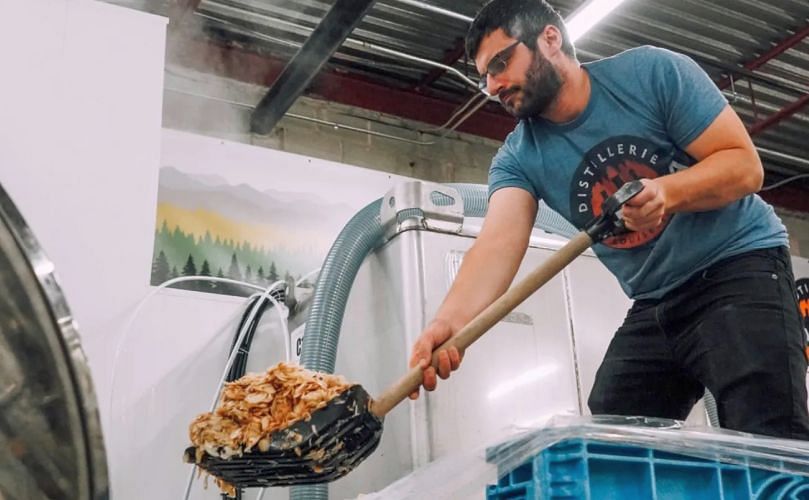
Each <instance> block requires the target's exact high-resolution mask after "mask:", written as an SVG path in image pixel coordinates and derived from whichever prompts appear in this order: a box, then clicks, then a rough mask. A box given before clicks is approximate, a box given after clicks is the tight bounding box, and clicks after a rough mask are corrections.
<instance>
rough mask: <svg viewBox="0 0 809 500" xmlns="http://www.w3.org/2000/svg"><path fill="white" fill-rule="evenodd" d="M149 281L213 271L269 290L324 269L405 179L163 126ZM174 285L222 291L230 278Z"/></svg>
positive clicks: (237, 291)
mask: <svg viewBox="0 0 809 500" xmlns="http://www.w3.org/2000/svg"><path fill="white" fill-rule="evenodd" d="M161 163H162V167H161V169H160V177H159V191H158V201H157V217H156V225H155V233H154V252H153V259H152V273H151V280H150V282H151V284H152V285H159V284H161V283H164V282H165V281H167V280H170V279H172V278H176V277H181V276H216V277H220V278H230V279H232V280H235V281H241V282H248V283H251V284H254V285H258V286H268V285H270V284H271V283H274V282H276V281H278V280H287V281H289V280H293V281H297V280H300V279H301V278H302V277H303V276H306V275H307V274H309V273H310V272H311V271H313V270H315V269H317V268H319V267H320V265H321V264H322V262H323V259H324V258H325V256H326V254H327V252H328V250H329V248H330V247H331V244H332V242H333V241H334V239H335V238H336V237H337V235H338V233H339V231H340V230H341V229H342V228H343V226H344V225H345V223H346V222H347V221H348V220H349V219H350V218H351V217H352V216H353V215H354V214H355V213H356V212H357V211H358V210H360V209H361V208H362V207H364V206H365V205H366V204H367V203H370V202H372V201H373V200H375V199H378V198H380V197H381V196H383V195H384V194H385V192H387V191H388V190H389V189H390V188H391V187H392V186H393V185H394V184H395V183H396V182H400V181H402V180H404V178H402V177H397V176H392V175H388V174H384V173H380V172H376V171H373V170H368V169H362V168H359V167H353V166H349V165H342V164H337V163H332V162H326V161H322V160H316V159H312V158H307V157H303V156H299V155H292V154H289V153H283V152H279V151H274V150H268V149H265V148H258V147H253V146H247V145H243V144H237V143H230V142H226V141H221V140H217V139H211V138H205V137H201V136H197V135H191V134H185V133H181V132H174V131H166V132H164V144H163V158H162V162H161ZM172 287H173V288H179V289H186V290H193V291H198V292H208V293H217V294H225V295H247V294H250V293H253V292H254V290H251V289H249V288H246V287H243V286H238V285H234V284H230V283H213V282H205V281H191V282H181V283H177V284H175V285H172Z"/></svg>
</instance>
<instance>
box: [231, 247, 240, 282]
mask: <svg viewBox="0 0 809 500" xmlns="http://www.w3.org/2000/svg"><path fill="white" fill-rule="evenodd" d="M227 276H228V278H230V279H232V280H237V281H241V280H242V271H241V269H239V259H237V258H236V252H233V256H232V257H231V258H230V267H228V275H227Z"/></svg>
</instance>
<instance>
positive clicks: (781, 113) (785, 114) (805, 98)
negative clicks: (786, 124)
mask: <svg viewBox="0 0 809 500" xmlns="http://www.w3.org/2000/svg"><path fill="white" fill-rule="evenodd" d="M807 104H809V94H804V95H802V96H801V97H800V98H799V99H798V100H797V101H795V102H793V103H792V104H790V105H789V106H785V107H783V108H781V109H780V110H778V111H777V112H775V113H773V114H772V115H770V116H768V117H767V118H764V119H763V120H759V121H758V122H756V123H754V124H753V125H751V126H750V135H751V136H753V135H756V134H759V133H761V132H763V131H764V130H766V129H768V128H770V127H772V126H775V125H777V124H778V123H780V122H781V121H783V120H785V119H787V118H789V117H790V116H792V115H794V114H795V113H797V112H798V111H800V110H801V109H803V108H804V106H806V105H807Z"/></svg>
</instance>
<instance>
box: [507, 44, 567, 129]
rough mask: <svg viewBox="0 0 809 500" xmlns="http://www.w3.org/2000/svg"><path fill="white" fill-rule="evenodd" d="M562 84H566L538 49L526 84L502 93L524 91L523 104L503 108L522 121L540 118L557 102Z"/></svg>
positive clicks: (526, 77) (526, 75)
mask: <svg viewBox="0 0 809 500" xmlns="http://www.w3.org/2000/svg"><path fill="white" fill-rule="evenodd" d="M562 83H564V82H563V81H562V76H561V75H560V74H559V72H558V71H557V70H556V68H554V67H553V64H551V62H550V61H549V60H548V59H547V58H546V57H545V56H543V55H542V53H541V52H539V49H537V50H536V52H535V57H534V60H533V61H531V66H529V68H528V71H527V72H526V73H525V84H523V85H522V86H521V87H519V86H518V87H511V88H509V89H507V90H506V91H505V92H501V95H502V94H511V93H516V92H518V91H522V102H521V103H520V105H519V106H517V107H515V106H514V105H513V102H512V103H510V104H503V107H504V108H506V111H508V112H509V113H511V114H512V115H514V116H516V117H517V118H519V119H521V120H523V119H526V118H531V117H533V116H539V115H541V114H542V113H544V112H545V110H547V109H548V107H549V106H550V105H551V104H552V103H553V101H555V100H556V97H557V96H558V95H559V90H560V89H561V88H562Z"/></svg>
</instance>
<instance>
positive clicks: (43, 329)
mask: <svg viewBox="0 0 809 500" xmlns="http://www.w3.org/2000/svg"><path fill="white" fill-rule="evenodd" d="M53 269H54V266H53V263H51V261H49V260H48V258H47V257H46V256H45V254H44V253H43V252H42V249H41V248H40V246H39V244H38V242H37V241H36V239H35V238H34V236H33V234H32V233H31V230H30V229H29V228H28V226H27V225H26V223H25V221H24V220H23V218H22V216H21V215H20V213H19V212H18V211H17V209H16V207H15V206H14V203H13V202H12V201H11V199H10V198H9V197H8V195H7V194H6V192H5V190H3V188H2V187H0V287H2V293H0V498H8V499H12V498H54V499H63V498H77V499H93V500H95V499H105V498H108V497H109V492H108V490H109V487H108V478H107V464H106V454H105V451H104V443H103V440H102V435H101V422H100V420H99V417H98V405H97V402H96V397H95V393H94V391H93V385H92V381H91V378H90V369H89V367H88V366H87V360H86V358H85V356H84V353H83V351H82V349H81V344H80V342H79V336H78V332H77V330H76V324H75V321H74V320H73V317H72V315H71V313H70V310H69V309H68V307H67V304H66V302H65V298H64V295H63V294H62V290H61V288H60V287H59V285H58V284H57V282H56V280H55V278H54V275H53Z"/></svg>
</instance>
